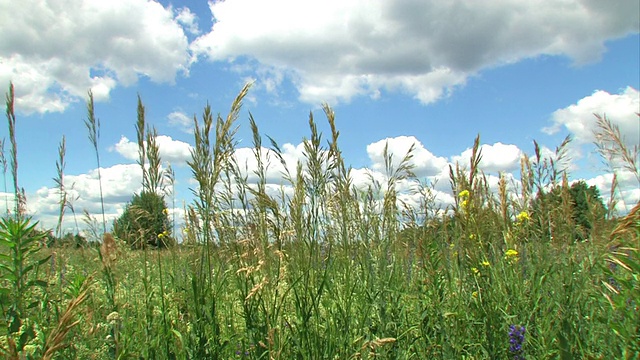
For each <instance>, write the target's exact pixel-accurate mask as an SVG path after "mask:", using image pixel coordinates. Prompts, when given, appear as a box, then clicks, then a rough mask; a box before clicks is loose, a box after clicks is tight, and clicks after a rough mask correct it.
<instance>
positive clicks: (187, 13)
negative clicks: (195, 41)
mask: <svg viewBox="0 0 640 360" xmlns="http://www.w3.org/2000/svg"><path fill="white" fill-rule="evenodd" d="M176 20H177V21H178V22H179V23H180V24H182V26H184V27H185V29H187V31H188V32H189V33H191V34H193V35H198V34H200V29H199V28H198V17H197V16H196V14H194V13H192V12H191V10H190V9H189V8H188V7H183V8H181V9H179V10H178V15H177V16H176Z"/></svg>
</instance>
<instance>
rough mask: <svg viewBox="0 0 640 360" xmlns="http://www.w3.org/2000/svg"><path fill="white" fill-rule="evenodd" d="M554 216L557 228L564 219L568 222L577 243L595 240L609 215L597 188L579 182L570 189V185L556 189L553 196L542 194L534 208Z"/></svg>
mask: <svg viewBox="0 0 640 360" xmlns="http://www.w3.org/2000/svg"><path fill="white" fill-rule="evenodd" d="M544 206H546V207H548V210H547V212H548V213H554V214H553V217H554V218H556V219H555V220H556V221H555V222H556V223H554V224H553V226H554V227H555V226H559V224H557V222H559V221H561V220H562V218H565V219H567V223H568V224H569V229H567V230H570V231H571V232H572V233H573V239H574V240H586V239H589V238H590V236H591V232H592V230H593V228H594V227H598V226H603V225H604V223H605V216H606V214H607V210H606V207H605V205H604V202H603V200H602V198H601V196H600V192H599V191H598V189H597V188H596V187H595V186H588V185H587V183H585V182H584V181H576V182H574V183H573V184H571V186H570V187H568V186H567V185H566V184H565V185H561V186H556V187H554V188H552V189H551V191H549V192H546V193H545V192H539V193H538V195H537V197H536V199H535V201H534V203H533V205H532V208H533V210H534V211H543V210H542V209H543V207H544Z"/></svg>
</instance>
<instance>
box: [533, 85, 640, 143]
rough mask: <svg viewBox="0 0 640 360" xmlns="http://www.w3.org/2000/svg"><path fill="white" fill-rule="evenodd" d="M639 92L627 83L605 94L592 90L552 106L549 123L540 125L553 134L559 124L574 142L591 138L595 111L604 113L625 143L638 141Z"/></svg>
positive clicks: (559, 127) (584, 141)
mask: <svg viewBox="0 0 640 360" xmlns="http://www.w3.org/2000/svg"><path fill="white" fill-rule="evenodd" d="M639 112H640V92H638V90H636V89H634V88H632V87H627V88H626V89H624V90H622V91H621V92H620V93H619V94H609V93H608V92H606V91H602V90H599V91H595V92H594V93H593V94H592V95H589V96H586V97H584V98H582V99H580V100H578V102H577V103H575V104H572V105H570V106H567V107H566V108H563V109H559V110H556V111H555V112H554V113H553V115H552V116H551V118H552V121H553V125H552V126H550V127H546V128H544V129H543V131H545V132H546V133H548V134H554V133H557V132H558V131H560V129H561V128H566V129H567V130H568V131H569V132H570V133H571V134H572V135H573V137H574V140H575V141H576V142H578V143H591V142H593V141H594V137H593V131H594V130H596V117H595V116H594V113H595V114H599V115H601V116H602V115H606V116H607V119H609V120H610V121H611V122H612V123H613V124H614V125H617V126H618V127H619V128H620V133H621V134H622V135H623V136H624V137H625V138H626V140H627V141H628V142H629V145H631V146H633V145H638V143H639V142H640V118H639V117H638V115H636V114H637V113H639Z"/></svg>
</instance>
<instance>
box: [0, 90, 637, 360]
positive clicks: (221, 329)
mask: <svg viewBox="0 0 640 360" xmlns="http://www.w3.org/2000/svg"><path fill="white" fill-rule="evenodd" d="M248 90H249V86H247V87H245V88H244V89H243V90H242V92H241V93H240V94H239V95H238V97H237V98H236V100H235V102H234V103H233V104H232V105H231V110H230V112H229V114H228V115H227V116H226V117H220V116H218V117H217V118H216V117H214V116H213V115H212V112H211V109H210V108H209V107H207V108H205V110H204V112H203V116H202V119H201V120H199V121H197V122H196V129H195V134H194V142H195V147H194V150H193V153H192V159H191V161H190V162H189V166H190V168H191V170H192V173H193V179H194V180H195V181H196V182H197V183H198V186H197V187H195V188H194V190H193V192H194V199H195V200H194V201H193V203H192V204H190V205H189V206H188V207H187V208H186V214H187V216H186V218H185V226H184V228H180V229H178V228H175V226H174V224H175V222H171V221H168V222H165V223H164V224H165V225H164V230H163V231H162V232H158V230H157V229H148V228H147V229H146V228H144V227H138V228H136V230H135V231H130V232H129V233H128V238H118V237H117V236H112V235H111V234H110V233H106V230H107V228H106V225H105V224H104V223H102V222H101V221H100V220H97V219H100V217H99V215H98V216H96V217H93V215H89V214H87V216H86V218H87V219H88V220H89V221H88V222H87V223H88V224H89V225H91V226H90V229H91V230H92V231H90V233H92V234H94V235H93V236H94V238H95V239H94V240H97V241H99V242H98V243H97V245H96V246H79V247H75V246H62V245H59V244H58V245H57V244H56V243H53V244H51V246H50V247H44V246H42V243H43V242H44V240H45V238H46V236H47V233H46V232H43V231H40V230H38V227H37V224H36V222H35V221H34V220H33V219H31V218H30V217H28V215H26V214H24V210H23V209H24V204H23V201H24V196H23V194H22V193H21V191H20V190H19V189H20V188H19V184H18V181H17V161H18V160H17V158H16V154H17V151H16V149H17V146H18V144H16V143H15V137H14V135H13V134H14V133H15V121H16V118H15V115H14V110H13V93H12V90H10V92H9V94H8V95H7V118H8V122H9V129H10V136H11V139H10V140H11V152H10V156H9V158H10V159H9V160H10V161H9V163H10V164H9V165H10V168H11V175H12V178H13V180H14V182H13V185H14V190H15V198H16V201H15V204H16V207H15V209H14V210H13V211H12V213H11V214H7V215H6V216H5V217H4V218H3V219H2V221H1V222H0V247H1V249H2V254H1V255H0V275H1V279H2V282H1V284H2V286H1V289H0V300H1V309H2V317H1V318H0V321H2V324H1V326H0V352H1V353H2V354H3V356H5V358H7V359H54V358H55V359H373V358H379V359H637V358H638V357H639V356H640V304H639V299H640V283H639V280H640V279H639V278H638V277H639V274H640V257H639V253H638V251H639V250H638V249H639V247H640V240H639V239H640V210H639V206H637V205H636V206H635V207H634V208H633V209H632V210H631V211H630V212H629V213H628V214H622V215H616V214H615V213H614V212H613V211H612V209H611V207H610V206H606V205H603V204H602V202H601V201H600V200H599V198H598V197H597V196H596V197H594V196H593V194H592V193H589V192H585V191H583V192H581V193H580V194H578V196H576V195H575V191H573V190H572V189H575V187H573V186H572V184H571V183H570V182H569V180H568V174H567V171H566V170H564V169H562V168H561V167H560V166H559V164H560V163H561V161H560V160H561V159H562V157H563V156H566V152H565V151H564V149H565V147H566V143H563V144H561V145H560V146H559V147H558V149H557V151H556V157H555V158H554V159H548V158H544V157H542V156H541V154H540V151H539V148H538V146H537V144H536V151H535V154H532V155H531V157H528V156H525V157H524V158H523V159H522V165H521V173H520V179H518V182H517V183H510V182H509V181H508V179H507V177H506V176H505V175H504V174H502V175H501V176H500V180H499V183H498V188H497V191H496V190H495V189H492V188H491V187H490V184H489V180H488V176H487V175H485V174H484V173H483V172H482V169H481V168H480V167H479V164H480V159H481V157H482V154H481V151H480V150H479V144H480V140H479V138H476V140H475V142H474V147H473V149H474V151H473V156H472V158H471V161H470V163H469V164H459V166H457V167H451V168H450V185H451V193H452V195H453V196H454V197H455V199H456V200H455V204H453V205H451V206H448V207H445V208H441V207H440V205H438V202H437V201H436V199H435V198H434V196H433V191H432V190H433V189H432V187H431V185H432V184H425V183H421V182H420V181H419V179H416V178H415V176H414V174H413V173H412V167H411V165H410V164H411V159H412V153H411V151H410V152H409V153H407V154H406V155H405V156H404V158H403V159H401V161H393V160H394V159H393V158H392V156H391V155H390V154H385V158H386V159H387V167H386V178H385V182H382V183H380V182H375V181H374V179H372V183H371V186H369V187H368V189H365V190H363V189H358V188H356V187H354V185H353V183H352V178H351V177H350V174H349V168H348V166H347V165H346V164H345V161H344V159H343V158H342V154H341V152H340V147H339V144H338V142H339V132H338V130H337V128H336V124H335V115H334V113H333V111H332V110H331V108H329V107H328V106H325V107H324V112H325V115H326V119H327V121H328V123H329V126H330V129H331V133H330V134H328V136H327V137H326V138H324V137H323V135H322V134H320V133H319V132H318V130H317V127H316V122H315V121H316V120H315V119H313V117H310V119H309V125H310V135H309V138H308V139H306V141H305V156H306V161H305V162H304V163H300V164H298V166H297V169H295V171H292V172H287V171H285V172H284V173H283V179H284V180H283V181H284V185H288V186H290V189H292V190H291V191H285V188H284V186H283V188H282V190H281V191H280V193H279V194H273V192H271V191H269V189H267V187H266V184H267V180H266V164H267V161H266V159H265V154H264V152H263V151H262V150H261V149H262V147H263V144H262V136H261V134H260V133H259V130H258V126H257V124H256V122H255V121H254V120H253V118H250V125H251V128H252V130H253V134H254V138H253V143H254V144H253V145H254V147H255V150H254V155H255V157H256V161H257V164H258V167H257V170H256V172H255V176H256V177H257V179H258V180H257V181H251V182H250V181H248V178H247V174H246V173H243V172H242V169H241V167H242V164H237V163H236V162H235V161H234V157H233V153H234V149H235V145H236V141H235V138H234V135H235V131H236V126H237V125H236V121H237V119H238V116H239V113H240V110H241V106H242V99H243V97H244V96H245V95H246V94H247V91H248ZM87 109H88V116H87V122H86V124H87V129H88V132H89V139H90V140H91V142H92V144H94V146H95V150H96V160H97V163H98V167H99V163H100V158H99V152H98V148H99V147H98V138H97V134H99V123H97V122H96V120H95V117H94V114H93V99H92V97H91V96H90V100H89V102H88V104H87ZM597 120H598V124H599V130H598V133H597V134H596V135H597V139H598V144H599V150H600V152H601V154H602V155H603V156H605V158H606V159H607V160H609V161H610V164H613V165H620V164H622V168H614V169H612V170H614V171H629V172H633V173H634V174H635V176H636V177H638V178H639V179H640V177H639V176H638V174H639V173H638V167H637V164H636V161H637V160H636V159H637V149H628V148H627V147H625V145H624V142H623V141H622V140H621V136H620V133H619V131H618V130H617V129H616V128H615V126H613V125H612V124H611V123H610V122H609V121H608V120H607V119H606V118H598V119H597ZM136 128H137V129H138V140H139V146H140V160H139V163H140V165H141V167H142V169H143V179H144V180H143V186H144V189H145V191H149V192H155V193H161V190H162V189H163V188H165V187H170V184H171V177H170V176H167V175H168V174H167V172H166V169H163V168H162V162H161V159H160V158H159V155H158V151H157V150H158V149H157V145H156V144H155V142H154V141H153V140H154V136H155V131H154V130H153V129H152V128H149V127H148V126H147V125H146V123H145V119H144V107H143V105H142V103H141V102H140V101H139V108H138V123H137V124H136ZM12 129H13V130H12ZM145 139H146V140H147V141H144V140H145ZM270 148H271V152H270V156H271V157H272V159H275V161H282V162H284V159H283V157H282V154H281V152H280V150H279V147H278V145H277V143H276V142H275V141H274V140H271V144H270ZM3 159H4V157H3ZM4 163H5V169H6V168H7V166H6V164H7V162H6V161H5V162H4ZM393 164H396V165H393ZM57 165H58V166H57V168H58V178H57V179H58V185H59V187H60V195H61V210H60V218H61V222H62V217H63V215H64V213H65V210H66V209H68V207H67V206H66V200H65V189H64V183H63V169H64V146H63V144H61V148H60V161H59V162H58V164H57ZM613 165H612V167H613ZM285 169H286V167H285ZM169 175H170V174H169ZM162 179H165V180H167V179H168V180H167V181H163V180H162ZM639 181H640V180H639ZM407 183H410V184H412V186H413V191H414V194H420V195H421V201H420V204H419V205H418V206H415V205H412V204H406V203H404V202H403V201H402V197H401V194H400V192H399V188H400V186H399V184H403V186H404V184H407ZM615 188H616V184H615V182H614V184H613V185H612V195H613V197H615V194H616V192H617V191H616V189H615ZM589 194H591V195H589ZM596 195H597V194H596ZM169 196H170V195H169ZM580 196H582V197H580ZM578 198H580V199H582V200H580V201H577V199H578ZM609 205H610V204H609ZM132 210H136V211H134V212H136V213H137V215H136V216H135V217H134V219H137V220H136V221H138V220H139V222H140V223H143V221H142V220H143V219H144V218H145V216H151V215H153V214H145V211H144V209H132ZM162 210H164V209H162ZM162 210H161V211H162ZM178 232H180V233H181V234H183V238H184V240H183V241H182V242H181V243H180V244H176V243H175V241H172V239H174V238H175V237H176V233H178ZM55 235H56V236H57V238H58V239H59V238H61V237H62V234H61V230H60V229H56V231H55ZM150 238H151V239H152V240H153V241H151V242H149V241H148V239H150ZM150 244H155V246H151V245H150Z"/></svg>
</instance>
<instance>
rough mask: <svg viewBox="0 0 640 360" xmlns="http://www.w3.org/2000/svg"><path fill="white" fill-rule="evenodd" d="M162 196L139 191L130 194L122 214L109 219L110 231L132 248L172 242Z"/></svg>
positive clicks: (160, 246) (166, 244)
mask: <svg viewBox="0 0 640 360" xmlns="http://www.w3.org/2000/svg"><path fill="white" fill-rule="evenodd" d="M166 208H167V206H166V204H165V201H164V197H163V196H162V195H159V194H157V193H155V192H150V191H142V192H141V193H140V194H135V195H133V198H132V199H131V201H130V202H129V204H127V206H126V208H125V210H124V212H123V213H122V215H121V216H120V217H119V218H118V219H116V220H115V221H114V223H113V232H114V234H115V235H116V236H117V237H118V238H120V239H122V240H124V241H126V242H127V243H128V244H129V245H131V247H132V248H134V249H141V248H144V247H146V246H151V247H156V248H165V247H169V246H171V245H173V243H174V240H173V238H172V237H171V228H172V227H171V224H170V220H169V216H168V213H167V211H166Z"/></svg>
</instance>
